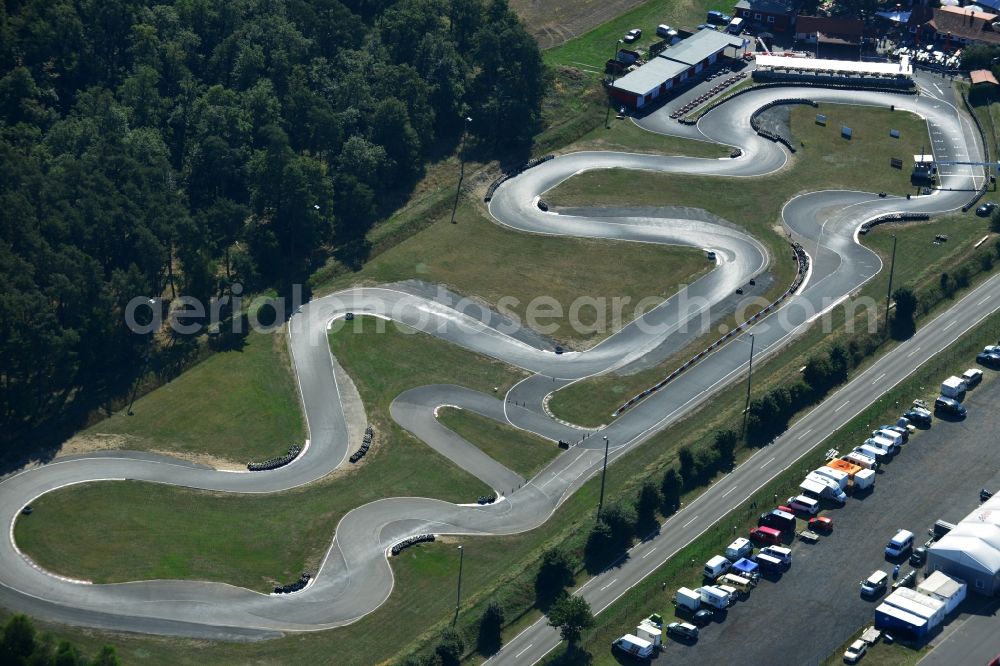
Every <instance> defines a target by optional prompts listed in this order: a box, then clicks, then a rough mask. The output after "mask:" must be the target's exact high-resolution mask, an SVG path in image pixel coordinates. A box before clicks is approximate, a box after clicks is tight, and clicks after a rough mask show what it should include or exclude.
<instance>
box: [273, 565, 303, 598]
mask: <svg viewBox="0 0 1000 666" xmlns="http://www.w3.org/2000/svg"><path fill="white" fill-rule="evenodd" d="M310 578H312V575H311V574H310V573H309V572H308V571H303V572H302V575H301V576H299V579H298V580H297V581H295V582H294V583H289V584H288V585H279V586H277V587H275V588H274V593H275V594H291V593H292V592H298V591H299V590H301V589H303V588H305V586H306V585H308V584H309V579H310Z"/></svg>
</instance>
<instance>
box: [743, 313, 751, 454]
mask: <svg viewBox="0 0 1000 666" xmlns="http://www.w3.org/2000/svg"><path fill="white" fill-rule="evenodd" d="M752 380H753V333H751V334H750V369H749V371H748V372H747V404H746V406H745V407H744V408H743V439H744V440H745V439H746V436H747V420H748V419H749V418H750V383H751V381H752Z"/></svg>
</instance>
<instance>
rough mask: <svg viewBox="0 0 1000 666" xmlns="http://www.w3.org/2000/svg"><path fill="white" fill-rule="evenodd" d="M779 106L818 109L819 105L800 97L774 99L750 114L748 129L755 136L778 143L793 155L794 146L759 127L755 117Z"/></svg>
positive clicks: (781, 137)
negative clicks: (804, 106)
mask: <svg viewBox="0 0 1000 666" xmlns="http://www.w3.org/2000/svg"><path fill="white" fill-rule="evenodd" d="M779 104H806V105H808V106H811V107H813V108H816V107H818V106H819V104H817V103H816V102H814V101H812V100H811V99H805V98H802V97H792V98H788V99H776V100H774V101H773V102H768V103H767V104H765V105H763V106H762V107H760V108H759V109H757V110H756V111H754V112H753V114H751V116H750V127H752V128H753V131H754V132H757V134H759V135H760V136H762V137H764V138H765V139H769V140H771V141H774V142H775V143H780V144H782V145H784V146H785V148H788V150H790V151H791V152H793V153H794V152H795V146H793V145H792V143H791V142H790V141H789V140H788V139H786V138H785V137H783V136H779V135H778V134H775V133H774V132H771V131H769V130H766V129H763V128H762V127H761V126H760V123H758V122H757V117H758V116H759V115H760V114H762V113H764V112H765V111H767V110H768V109H771V108H774V107H776V106H778V105H779Z"/></svg>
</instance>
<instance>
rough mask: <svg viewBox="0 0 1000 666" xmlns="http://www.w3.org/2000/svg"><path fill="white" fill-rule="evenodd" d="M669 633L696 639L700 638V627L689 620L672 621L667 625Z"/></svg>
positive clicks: (678, 636)
mask: <svg viewBox="0 0 1000 666" xmlns="http://www.w3.org/2000/svg"><path fill="white" fill-rule="evenodd" d="M667 633H668V634H670V635H671V636H676V637H677V638H687V639H690V640H695V639H696V638H698V627H696V626H694V625H693V624H688V623H687V622H671V623H670V624H668V625H667Z"/></svg>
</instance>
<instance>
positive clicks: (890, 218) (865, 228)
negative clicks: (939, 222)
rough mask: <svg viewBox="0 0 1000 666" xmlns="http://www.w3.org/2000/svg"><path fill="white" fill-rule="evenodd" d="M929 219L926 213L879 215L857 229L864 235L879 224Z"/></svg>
mask: <svg viewBox="0 0 1000 666" xmlns="http://www.w3.org/2000/svg"><path fill="white" fill-rule="evenodd" d="M929 219H931V216H930V215H929V214H928V213H889V214H888V215H880V216H879V217H876V218H873V219H871V220H868V221H867V222H865V223H864V224H862V225H861V228H860V229H858V233H859V234H866V233H868V232H869V231H871V229H872V227H877V226H878V225H880V224H886V223H888V222H914V221H920V220H929Z"/></svg>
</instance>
